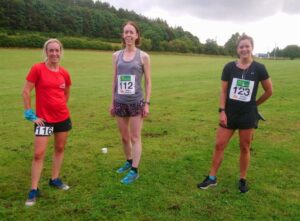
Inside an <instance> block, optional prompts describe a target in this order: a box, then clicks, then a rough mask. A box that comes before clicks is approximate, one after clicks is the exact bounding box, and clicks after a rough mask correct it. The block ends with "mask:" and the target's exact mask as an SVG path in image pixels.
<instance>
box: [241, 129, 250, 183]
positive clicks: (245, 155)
mask: <svg viewBox="0 0 300 221" xmlns="http://www.w3.org/2000/svg"><path fill="white" fill-rule="evenodd" d="M239 136H240V178H243V179H246V176H247V170H248V167H249V164H250V145H251V140H252V137H253V129H246V130H239Z"/></svg>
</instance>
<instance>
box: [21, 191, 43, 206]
mask: <svg viewBox="0 0 300 221" xmlns="http://www.w3.org/2000/svg"><path fill="white" fill-rule="evenodd" d="M39 195H40V191H39V189H32V190H30V192H29V193H28V199H27V200H26V202H25V206H33V205H34V204H35V203H36V198H37V197H38V196H39Z"/></svg>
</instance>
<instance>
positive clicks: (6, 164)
mask: <svg viewBox="0 0 300 221" xmlns="http://www.w3.org/2000/svg"><path fill="white" fill-rule="evenodd" d="M40 60H41V50H31V49H30V50H29V49H28V50H26V49H0V61H1V65H0V88H1V90H0V102H1V110H0V114H1V115H0V120H1V121H0V138H1V140H0V171H1V176H0V220H109V221H114V220H117V221H121V220H126V221H135V220H137V221H150V220H155V221H156V220H161V221H169V220H170V221H175V220H178V221H186V220H187V221H188V220H197V221H198V220H226V221H227V220H233V221H238V220H243V221H244V220H263V221H265V220H270V221H271V220H278V221H282V220H295V221H296V220H300V201H299V199H300V188H299V186H300V175H299V171H300V163H299V162H300V151H299V147H300V139H299V138H300V132H299V131H300V117H299V116H300V105H299V102H300V100H299V99H300V87H299V85H298V84H299V82H300V74H299V70H300V61H299V60H294V61H290V60H280V61H279V60H278V61H274V60H261V62H263V63H264V64H265V65H266V67H267V69H268V71H269V73H270V75H271V77H272V81H273V84H274V95H273V97H271V99H270V100H269V101H267V102H266V103H265V104H263V105H262V106H261V107H260V108H259V109H260V111H261V112H262V113H263V115H264V116H265V117H266V118H267V121H266V122H262V123H261V124H260V128H259V129H258V130H257V131H256V134H255V140H254V142H253V145H252V158H251V165H250V169H249V173H248V180H249V185H250V188H251V189H250V191H249V192H248V193H247V194H240V193H239V192H238V189H237V181H238V178H239V168H238V157H239V148H238V140H237V136H234V138H233V139H232V142H231V143H230V144H229V146H228V148H227V150H226V151H225V158H224V162H223V164H222V167H221V169H220V171H219V174H218V181H219V183H218V186H217V187H216V188H213V189H209V190H206V191H202V190H199V189H197V188H196V184H197V183H198V182H200V181H202V180H203V178H204V176H206V175H207V173H208V171H209V167H210V163H211V155H212V151H213V147H214V140H215V130H216V128H217V123H218V113H217V109H218V106H219V91H220V74H221V71H222V68H223V66H224V64H225V63H227V62H228V61H230V60H232V58H229V57H213V56H210V57H209V56H194V55H171V54H168V55H166V54H159V53H156V54H151V62H152V83H153V91H152V98H151V109H150V112H151V114H150V117H149V118H148V119H147V120H146V121H145V123H144V129H143V155H142V161H141V165H140V174H141V175H140V179H139V180H138V181H137V182H136V183H134V184H133V185H129V186H124V185H121V184H120V182H119V181H120V179H121V178H122V176H120V175H118V174H116V173H115V170H116V168H117V167H118V166H119V165H120V164H122V163H123V161H124V159H123V152H122V148H121V143H120V139H119V135H118V131H117V127H116V122H115V120H114V119H113V118H111V117H110V116H109V114H108V107H109V104H110V101H111V80H112V52H99V51H80V50H67V51H65V55H64V58H63V62H62V65H63V66H64V67H66V68H67V69H68V70H69V71H70V73H71V77H72V81H73V85H72V88H71V97H70V101H69V107H70V110H71V115H72V121H73V130H72V131H71V133H70V136H69V140H68V145H67V148H66V152H65V161H64V164H63V168H62V172H61V175H62V178H63V180H65V181H66V182H67V183H68V184H69V185H70V186H71V189H70V190H69V191H68V192H61V191H57V190H54V189H51V188H50V187H49V186H48V179H49V177H50V174H51V163H52V162H51V161H52V151H53V148H52V144H53V142H50V145H49V148H48V153H47V156H46V159H45V164H44V170H43V174H42V178H41V181H40V189H41V191H42V196H41V197H40V198H39V199H38V202H37V204H36V205H35V206H34V207H31V208H26V207H25V206H24V202H25V200H26V197H27V193H28V190H29V188H30V167H31V160H32V155H33V144H32V143H33V133H32V125H31V123H30V122H28V121H26V120H24V118H23V104H22V97H21V91H22V87H23V84H24V81H25V80H24V79H25V76H26V74H27V73H28V71H29V69H30V67H31V65H32V64H34V63H37V62H39V61H40ZM297 85H298V86H297ZM102 147H107V148H108V154H102V153H101V148H102Z"/></svg>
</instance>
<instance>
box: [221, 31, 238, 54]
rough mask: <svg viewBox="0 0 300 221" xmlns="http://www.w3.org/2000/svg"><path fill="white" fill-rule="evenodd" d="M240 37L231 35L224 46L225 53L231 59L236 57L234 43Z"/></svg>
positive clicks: (236, 34)
mask: <svg viewBox="0 0 300 221" xmlns="http://www.w3.org/2000/svg"><path fill="white" fill-rule="evenodd" d="M240 37H241V35H240V34H239V33H238V32H237V33H235V34H233V35H231V37H230V39H229V40H228V41H227V42H226V43H225V45H224V49H225V51H226V53H227V54H229V55H230V56H232V57H233V56H235V55H236V42H237V40H238V39H239V38H240Z"/></svg>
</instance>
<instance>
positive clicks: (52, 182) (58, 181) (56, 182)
mask: <svg viewBox="0 0 300 221" xmlns="http://www.w3.org/2000/svg"><path fill="white" fill-rule="evenodd" d="M49 185H50V186H52V187H55V188H57V189H61V190H68V189H70V187H69V186H68V185H67V184H65V183H63V182H62V181H61V179H59V178H56V179H54V180H52V179H50V180H49Z"/></svg>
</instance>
